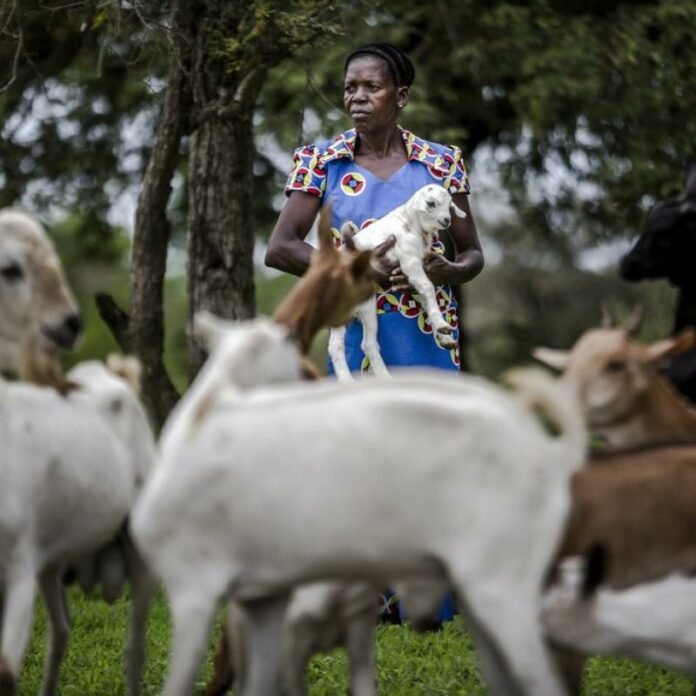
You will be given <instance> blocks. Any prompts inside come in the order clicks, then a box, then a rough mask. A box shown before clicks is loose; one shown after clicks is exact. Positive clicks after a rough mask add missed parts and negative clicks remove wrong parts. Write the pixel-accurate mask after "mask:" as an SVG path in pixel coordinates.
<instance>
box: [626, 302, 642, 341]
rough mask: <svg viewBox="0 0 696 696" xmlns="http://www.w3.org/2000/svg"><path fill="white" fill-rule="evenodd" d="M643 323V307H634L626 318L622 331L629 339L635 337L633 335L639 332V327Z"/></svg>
mask: <svg viewBox="0 0 696 696" xmlns="http://www.w3.org/2000/svg"><path fill="white" fill-rule="evenodd" d="M642 323H643V307H642V306H640V305H639V306H638V307H636V308H635V309H634V310H633V312H631V316H630V317H628V319H627V320H626V323H625V325H624V329H625V331H626V334H627V335H628V336H629V337H635V335H636V334H637V333H638V331H639V330H640V325H641V324H642Z"/></svg>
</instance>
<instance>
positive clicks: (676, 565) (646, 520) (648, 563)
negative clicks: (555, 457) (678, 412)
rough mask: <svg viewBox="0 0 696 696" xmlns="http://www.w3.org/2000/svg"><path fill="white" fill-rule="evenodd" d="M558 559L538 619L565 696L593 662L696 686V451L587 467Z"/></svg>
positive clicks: (577, 480) (575, 490)
mask: <svg viewBox="0 0 696 696" xmlns="http://www.w3.org/2000/svg"><path fill="white" fill-rule="evenodd" d="M557 559H558V562H557V565H556V573H555V576H554V579H553V581H552V582H551V583H550V585H549V587H548V588H547V590H546V593H545V597H544V602H543V611H542V618H543V624H544V628H545V631H546V634H547V637H548V638H549V640H550V641H551V642H552V643H554V644H555V645H556V646H560V647H561V648H562V650H563V653H564V655H563V657H564V659H563V660H561V665H562V666H563V672H564V675H565V678H566V682H567V686H568V687H569V690H570V691H571V692H572V693H579V688H580V681H581V676H582V669H583V665H584V662H585V659H586V658H585V656H589V655H593V654H605V655H623V656H625V657H632V658H635V659H642V660H646V661H649V662H653V663H657V664H661V665H663V666H667V667H672V668H674V669H678V670H680V671H682V672H685V673H686V674H688V675H690V676H692V677H694V676H696V628H695V626H696V578H695V577H694V571H696V445H674V446H662V447H650V448H643V449H635V450H630V451H625V452H614V453H607V454H605V455H597V456H595V458H593V459H591V460H590V462H589V466H587V467H586V468H585V469H583V470H581V471H579V472H577V473H576V474H575V475H574V477H573V482H572V512H571V515H570V518H569V521H568V525H567V528H566V532H565V536H564V538H563V541H562V544H561V547H560V549H559V552H558V556H557Z"/></svg>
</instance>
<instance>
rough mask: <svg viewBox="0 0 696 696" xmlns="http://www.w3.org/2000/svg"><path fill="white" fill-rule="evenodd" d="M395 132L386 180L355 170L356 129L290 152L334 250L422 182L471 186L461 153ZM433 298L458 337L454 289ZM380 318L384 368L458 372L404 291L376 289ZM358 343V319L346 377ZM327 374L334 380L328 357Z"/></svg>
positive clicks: (292, 184) (293, 183)
mask: <svg viewBox="0 0 696 696" xmlns="http://www.w3.org/2000/svg"><path fill="white" fill-rule="evenodd" d="M399 130H400V133H401V137H402V138H403V142H404V146H405V149H406V154H407V158H408V161H407V162H406V163H405V164H404V165H403V166H402V167H401V168H400V169H398V170H397V171H395V172H394V173H393V174H392V175H391V176H390V177H389V178H387V179H381V178H380V177H378V176H376V175H375V174H373V173H372V172H370V171H368V170H367V169H365V168H363V167H361V166H360V165H358V164H356V162H355V149H356V143H357V138H358V135H357V132H356V131H355V129H351V130H348V131H346V132H345V133H341V134H340V135H339V136H337V137H335V138H331V139H329V140H326V141H324V142H321V143H318V144H314V145H305V146H303V147H300V148H298V149H297V150H296V151H295V153H294V157H293V166H292V170H291V172H290V175H289V177H288V181H287V184H286V187H285V193H286V194H287V195H289V194H290V193H292V192H293V191H302V192H304V193H309V194H312V195H315V196H319V197H320V198H321V199H322V205H324V204H326V203H327V202H330V203H331V227H332V232H333V235H334V240H335V242H336V244H337V245H339V244H340V243H341V242H342V239H341V232H340V230H341V229H343V227H344V225H345V224H346V223H349V224H350V226H351V227H352V228H353V229H354V230H356V231H357V230H361V229H363V228H365V227H367V226H368V225H370V224H371V223H372V222H374V221H375V220H377V219H379V218H381V217H383V216H384V215H386V214H387V213H389V212H391V211H392V210H394V208H397V207H398V206H400V205H402V204H404V203H405V202H406V201H407V200H408V199H409V198H410V197H411V196H412V195H413V194H414V193H415V192H416V191H417V190H418V189H420V188H422V187H423V186H425V185H427V184H432V183H439V184H441V185H442V186H443V187H444V188H445V189H447V190H448V191H449V192H450V193H452V194H454V193H458V192H460V191H463V192H466V193H469V180H468V177H467V174H466V170H465V168H464V163H463V159H462V152H461V150H460V149H459V148H458V147H454V146H448V145H441V144H438V143H433V142H429V141H426V140H422V139H421V138H418V137H416V136H415V135H414V134H413V133H411V132H410V131H408V130H406V129H404V128H400V129H399ZM433 249H434V251H436V252H439V253H444V250H445V248H444V244H443V243H442V242H441V241H440V240H439V239H438V238H437V237H436V238H435V240H434V243H433ZM436 296H437V300H438V303H439V305H440V309H441V310H442V313H443V316H444V317H445V318H446V319H447V321H448V323H449V324H450V325H451V326H452V328H453V336H454V338H455V339H456V338H457V334H458V327H457V304H456V301H455V299H454V297H453V295H452V290H451V288H450V287H449V286H441V287H438V288H436ZM377 320H378V341H379V346H380V352H381V354H382V357H383V358H384V362H385V364H386V365H387V366H403V367H408V366H410V367H414V366H427V367H436V368H440V369H444V370H455V371H456V370H459V349H458V347H457V348H454V349H445V348H441V347H440V346H439V345H438V344H437V343H436V341H435V339H434V338H433V336H432V329H431V326H430V323H429V322H428V320H427V317H426V315H425V311H424V310H423V308H422V307H421V305H420V304H419V303H418V302H417V301H416V299H415V298H414V297H412V296H411V295H410V294H409V293H407V292H393V291H391V290H390V289H383V290H382V291H380V292H379V293H378V294H377ZM361 341H362V326H361V325H360V322H358V321H357V320H355V321H353V322H351V323H350V324H349V325H348V327H347V331H346V359H347V361H348V366H349V368H350V370H351V371H353V372H361V373H365V372H367V371H368V368H369V362H368V360H367V358H366V357H365V355H364V354H363V352H362V349H361V348H360V343H361ZM328 368H329V374H332V373H333V366H332V365H331V360H330V359H329V365H328ZM390 609H392V611H393V608H391V607H390ZM401 611H402V613H403V609H402V610H401ZM453 613H454V602H453V600H452V598H451V597H448V598H447V599H446V600H445V602H444V603H443V606H442V608H441V610H440V613H439V616H438V617H437V618H438V619H440V620H448V619H451V618H452V615H453Z"/></svg>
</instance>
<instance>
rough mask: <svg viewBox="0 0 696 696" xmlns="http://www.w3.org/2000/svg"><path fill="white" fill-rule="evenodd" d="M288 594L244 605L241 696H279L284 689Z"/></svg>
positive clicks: (242, 607)
mask: <svg viewBox="0 0 696 696" xmlns="http://www.w3.org/2000/svg"><path fill="white" fill-rule="evenodd" d="M288 601H289V596H288V595H287V594H283V595H278V596H275V597H267V598H264V599H259V600H255V601H251V602H244V603H242V604H240V607H241V609H242V611H243V613H244V617H245V622H244V623H245V626H246V631H245V633H246V635H245V641H244V648H245V652H246V657H247V660H246V666H245V678H244V684H243V688H242V689H240V690H239V693H238V694H237V689H235V694H237V696H276V695H277V694H278V693H280V691H281V688H282V675H281V671H282V666H283V643H284V640H283V638H284V630H283V627H284V622H285V613H286V611H287V606H288Z"/></svg>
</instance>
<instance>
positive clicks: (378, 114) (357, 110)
mask: <svg viewBox="0 0 696 696" xmlns="http://www.w3.org/2000/svg"><path fill="white" fill-rule="evenodd" d="M407 101H408V87H400V88H399V89H397V87H396V85H395V84H394V80H393V79H392V77H391V74H390V73H389V69H388V68H387V66H386V65H385V63H384V61H382V60H380V59H379V58H376V57H374V56H358V57H357V58H354V59H353V60H352V61H351V62H350V63H349V64H348V69H347V70H346V76H345V81H344V90H343V106H344V108H345V110H346V111H347V112H348V114H349V115H350V117H351V118H352V119H353V124H354V125H355V128H356V129H357V130H358V132H360V133H369V132H371V131H376V130H380V129H381V128H384V127H388V126H393V125H395V124H396V121H397V114H398V112H399V105H401V106H403V105H404V104H405V103H406V102H407Z"/></svg>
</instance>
